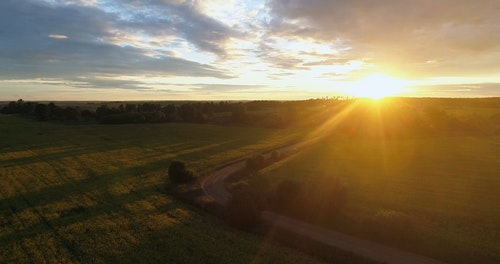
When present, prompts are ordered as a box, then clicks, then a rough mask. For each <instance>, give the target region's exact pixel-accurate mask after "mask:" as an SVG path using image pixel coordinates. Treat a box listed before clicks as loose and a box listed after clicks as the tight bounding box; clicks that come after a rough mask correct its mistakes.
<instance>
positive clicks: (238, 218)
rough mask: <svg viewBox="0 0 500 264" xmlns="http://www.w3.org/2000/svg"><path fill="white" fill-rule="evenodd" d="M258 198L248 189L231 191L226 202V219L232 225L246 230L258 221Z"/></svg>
mask: <svg viewBox="0 0 500 264" xmlns="http://www.w3.org/2000/svg"><path fill="white" fill-rule="evenodd" d="M258 203H259V202H258V199H256V197H255V195H253V194H252V192H250V191H249V190H248V189H239V190H236V191H234V192H233V194H232V196H231V199H230V200H229V203H228V204H227V220H228V222H229V224H230V225H231V226H233V227H236V228H239V229H244V230H248V229H250V228H252V227H254V226H256V225H257V223H258V221H259V215H260V210H259V204H258Z"/></svg>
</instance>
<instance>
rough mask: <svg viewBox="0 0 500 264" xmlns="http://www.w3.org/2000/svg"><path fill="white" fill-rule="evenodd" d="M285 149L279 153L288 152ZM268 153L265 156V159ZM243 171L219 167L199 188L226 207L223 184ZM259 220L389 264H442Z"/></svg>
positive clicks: (279, 220)
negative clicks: (233, 175)
mask: <svg viewBox="0 0 500 264" xmlns="http://www.w3.org/2000/svg"><path fill="white" fill-rule="evenodd" d="M291 149H293V147H286V148H283V149H282V150H280V151H290V150H291ZM267 155H269V154H266V156H267ZM244 168H245V161H244V160H242V161H238V162H234V163H231V164H228V165H227V166H224V167H222V168H220V169H219V170H217V171H215V172H213V173H212V174H211V175H209V176H208V177H206V178H205V180H204V181H203V182H202V188H203V191H204V192H205V194H206V195H207V196H209V197H211V198H212V199H213V200H214V201H215V202H216V203H218V204H221V205H223V206H224V205H226V204H227V202H228V201H229V198H230V196H231V194H230V193H229V192H228V191H227V190H226V188H225V186H224V182H225V180H226V178H228V177H229V176H231V175H232V174H233V173H235V172H237V171H238V170H241V169H244ZM260 217H261V219H262V220H263V221H264V222H266V223H267V224H270V225H272V226H274V227H277V228H280V229H284V230H287V231H290V232H293V233H296V234H299V235H302V236H306V237H308V238H310V239H312V240H315V241H318V242H321V243H323V244H326V245H329V246H332V247H335V248H339V249H343V250H345V251H349V252H353V253H355V254H358V255H360V256H363V257H366V258H369V259H373V260H376V261H380V262H385V263H389V264H445V263H444V262H440V261H437V260H434V259H431V258H428V257H424V256H421V255H417V254H413V253H409V252H405V251H402V250H398V249H395V248H391V247H388V246H384V245H381V244H378V243H374V242H371V241H367V240H364V239H360V238H356V237H353V236H350V235H346V234H343V233H340V232H337V231H333V230H330V229H326V228H322V227H318V226H314V225H311V224H308V223H305V222H302V221H299V220H296V219H293V218H290V217H286V216H283V215H280V214H277V213H274V212H271V211H264V212H262V213H261V216H260Z"/></svg>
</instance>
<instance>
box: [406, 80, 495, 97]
mask: <svg viewBox="0 0 500 264" xmlns="http://www.w3.org/2000/svg"><path fill="white" fill-rule="evenodd" d="M412 89H414V90H415V91H417V92H418V95H419V96H441V97H500V83H474V84H443V85H428V86H418V87H412Z"/></svg>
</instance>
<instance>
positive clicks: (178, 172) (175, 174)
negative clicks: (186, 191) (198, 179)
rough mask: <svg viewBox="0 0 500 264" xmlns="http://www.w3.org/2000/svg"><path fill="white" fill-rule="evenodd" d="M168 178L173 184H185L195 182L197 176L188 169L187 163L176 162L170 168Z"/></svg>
mask: <svg viewBox="0 0 500 264" xmlns="http://www.w3.org/2000/svg"><path fill="white" fill-rule="evenodd" d="M168 177H169V179H170V181H172V182H173V183H184V182H189V181H191V180H193V179H194V178H195V174H194V172H192V171H191V170H189V169H188V168H187V166H186V163H184V162H183V161H177V160H174V161H172V162H171V163H170V166H169V167H168Z"/></svg>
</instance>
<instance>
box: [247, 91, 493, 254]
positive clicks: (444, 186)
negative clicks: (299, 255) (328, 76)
mask: <svg viewBox="0 0 500 264" xmlns="http://www.w3.org/2000/svg"><path fill="white" fill-rule="evenodd" d="M496 102H498V100H497V101H496ZM457 105H460V101H458V104H454V105H452V106H449V107H448V106H446V107H447V108H445V109H446V112H447V113H449V114H450V116H455V115H456V116H471V115H473V116H476V115H482V116H485V120H489V119H490V117H491V116H495V115H498V114H499V113H500V108H498V107H496V108H495V107H486V108H480V107H469V106H465V107H463V106H460V107H457ZM347 119H349V117H347ZM372 121H373V120H372ZM375 123H376V122H372V123H368V124H370V125H373V124H375ZM491 124H494V123H491ZM393 126H394V127H397V125H394V124H393ZM386 127H387V126H386ZM497 128H498V125H497ZM363 129H366V127H363ZM372 129H374V130H377V127H372ZM488 129H489V130H488V131H493V130H494V129H491V125H488ZM346 131H347V132H346ZM349 131H350V130H343V131H339V130H336V129H335V128H331V133H330V134H328V135H327V136H324V137H323V138H321V139H320V140H318V141H317V142H315V143H314V144H312V145H310V146H308V147H306V148H305V149H304V150H302V151H300V152H298V153H296V154H293V155H291V156H290V157H288V158H287V159H285V160H282V161H280V162H278V163H275V164H274V165H272V166H270V167H267V168H266V169H264V170H262V171H261V172H260V173H258V174H256V175H254V176H253V177H252V178H251V179H250V180H249V183H250V184H251V185H252V186H254V187H255V189H259V190H261V191H262V192H264V193H268V194H272V193H273V192H276V190H277V189H278V186H279V185H280V184H281V183H283V182H285V181H291V182H295V183H299V184H300V185H303V186H310V187H312V188H311V189H313V190H314V191H313V192H310V193H309V195H308V196H306V197H302V196H301V197H302V198H303V200H301V201H298V202H297V201H296V200H295V202H297V203H304V204H306V205H305V206H306V207H309V206H310V207H312V208H313V211H315V214H314V215H312V216H311V215H309V216H306V217H305V218H306V219H307V220H309V221H312V222H314V223H317V224H320V225H324V226H329V227H333V228H334V229H337V230H341V231H344V232H348V233H351V234H354V235H357V236H361V237H366V238H369V239H374V240H378V241H382V242H384V243H389V244H392V245H395V246H397V247H402V248H405V249H408V250H410V251H414V252H418V253H421V254H424V255H428V256H432V257H435V258H437V259H441V260H444V261H447V262H449V263H498V262H499V261H500V206H498V202H499V198H500V177H499V176H500V174H499V173H500V136H499V135H498V133H484V132H483V131H485V130H481V131H480V132H470V130H467V133H454V134H453V135H446V134H443V133H436V134H431V133H427V132H426V133H400V134H399V136H391V137H384V136H380V135H379V134H376V135H375V136H373V133H365V134H363V135H361V136H360V135H359V134H358V135H353V134H350V133H349ZM422 131H426V130H423V129H422ZM497 131H498V130H497ZM401 135H402V136H401ZM333 179H338V181H339V182H340V183H341V184H342V185H343V186H344V188H345V192H346V198H345V200H346V202H345V205H344V207H343V209H342V210H341V211H340V212H339V213H338V214H329V213H328V212H325V211H324V207H322V206H323V204H324V203H325V201H324V197H327V194H328V192H330V191H331V188H329V186H328V182H332V181H333ZM292 206H293V205H292ZM302 208H304V207H302Z"/></svg>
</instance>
